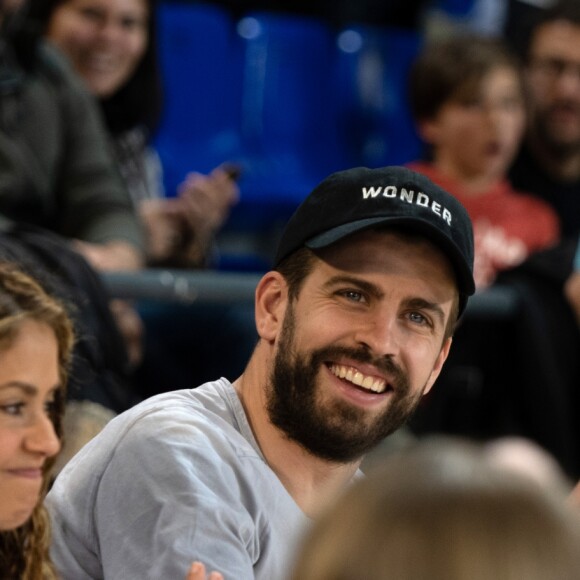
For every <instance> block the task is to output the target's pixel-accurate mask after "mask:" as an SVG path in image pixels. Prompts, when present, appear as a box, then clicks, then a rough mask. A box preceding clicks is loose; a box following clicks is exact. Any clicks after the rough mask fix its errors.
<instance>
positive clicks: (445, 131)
mask: <svg viewBox="0 0 580 580" xmlns="http://www.w3.org/2000/svg"><path fill="white" fill-rule="evenodd" d="M461 88H462V87H459V90H458V91H457V93H456V94H458V95H460V96H459V97H454V98H452V99H450V100H449V101H448V102H446V103H445V104H444V105H443V106H442V107H441V108H440V109H439V111H438V113H437V114H436V115H435V117H434V118H433V119H430V120H427V121H424V122H423V123H421V127H420V128H421V132H422V135H423V138H424V139H425V140H426V141H427V142H428V143H430V144H431V145H432V147H433V161H434V163H435V165H436V166H437V167H438V168H439V169H440V170H442V171H445V172H446V173H447V174H449V175H450V176H452V177H455V178H457V179H470V180H471V179H479V178H482V179H498V178H501V177H503V176H504V175H505V173H506V171H507V168H508V166H509V164H510V163H511V161H512V159H513V157H514V155H515V153H516V151H517V148H518V146H519V143H520V140H521V138H522V134H523V131H524V125H525V109H524V102H523V95H522V90H521V85H520V83H519V80H518V77H517V75H516V73H515V71H514V70H513V69H511V68H509V67H506V66H501V67H497V68H494V69H491V70H490V72H489V73H487V75H485V76H484V77H482V79H481V81H480V82H479V83H477V84H476V85H475V86H474V89H473V90H471V91H469V90H465V91H462V90H461Z"/></svg>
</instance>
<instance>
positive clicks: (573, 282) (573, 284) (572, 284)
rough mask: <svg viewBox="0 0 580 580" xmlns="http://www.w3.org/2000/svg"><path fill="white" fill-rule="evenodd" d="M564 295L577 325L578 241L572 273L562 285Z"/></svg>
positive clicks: (579, 316) (579, 299)
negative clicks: (574, 315)
mask: <svg viewBox="0 0 580 580" xmlns="http://www.w3.org/2000/svg"><path fill="white" fill-rule="evenodd" d="M564 294H565V296H566V298H567V299H568V302H569V303H570V306H571V307H572V309H573V310H574V313H575V314H576V318H577V320H578V324H580V240H579V241H578V247H577V249H576V256H575V258H574V264H573V269H572V273H571V274H570V276H569V277H568V279H567V280H566V282H565V284H564Z"/></svg>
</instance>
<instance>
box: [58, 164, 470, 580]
mask: <svg viewBox="0 0 580 580" xmlns="http://www.w3.org/2000/svg"><path fill="white" fill-rule="evenodd" d="M474 288H475V286H474V280H473V233H472V228H471V223H470V220H469V218H468V216H467V213H466V211H465V209H464V208H463V207H462V206H461V204H459V202H458V201H457V200H456V199H455V198H453V197H452V196H451V195H449V194H448V193H446V192H445V191H444V190H442V189H441V188H439V187H438V186H436V185H434V184H433V183H432V182H431V181H430V180H429V179H428V178H426V177H424V176H422V175H419V174H417V173H415V172H413V171H411V170H409V169H406V168H401V167H388V168H383V169H366V168H356V169H351V170H347V171H342V172H338V173H335V174H333V175H331V176H329V177H328V178H326V179H325V180H324V181H322V182H321V183H320V184H319V185H318V186H317V187H316V188H315V189H314V190H313V191H312V193H311V194H310V195H309V196H308V197H307V198H306V200H305V201H304V202H303V203H302V204H301V206H300V207H299V208H298V209H297V211H296V213H295V214H294V216H293V217H292V218H291V220H290V221H289V223H288V225H287V226H286V228H285V230H284V232H283V235H282V238H281V241H280V244H279V247H278V251H277V255H276V258H275V269H274V270H273V271H270V272H268V273H266V274H265V275H264V276H263V277H262V279H261V280H260V282H259V283H258V286H257V288H256V293H255V314H256V327H257V331H258V335H259V341H258V344H257V346H256V348H255V350H254V352H253V354H252V356H251V358H250V361H249V363H248V365H247V367H246V369H245V371H244V373H243V374H242V376H240V377H239V378H238V379H237V380H236V381H234V383H233V384H232V383H230V382H229V381H228V380H227V379H225V378H221V379H220V380H217V381H214V382H210V383H206V384H204V385H202V386H200V387H198V388H195V389H191V390H184V391H174V392H171V393H165V394H162V395H158V396H156V397H153V398H151V399H149V400H147V401H145V402H143V403H141V404H139V405H138V406H136V407H134V408H133V409H130V410H129V411H127V412H125V413H124V414H122V415H120V416H119V417H117V418H116V419H114V420H113V421H112V422H111V423H110V424H109V425H108V426H107V427H106V428H105V430H104V431H103V432H102V433H101V434H100V435H99V436H97V437H96V438H95V439H94V440H93V441H92V442H90V443H89V444H88V445H87V446H86V447H85V448H84V449H83V450H81V452H80V453H79V454H78V455H77V456H76V457H75V458H73V460H72V461H71V462H70V463H69V464H68V465H67V467H66V468H65V469H64V470H63V471H62V472H61V474H60V475H59V476H58V478H57V481H56V482H55V485H54V487H53V488H52V491H51V493H50V496H49V499H48V506H49V510H50V512H51V516H52V520H53V530H54V554H53V555H54V559H55V562H56V565H57V568H58V569H59V571H60V572H61V574H62V577H63V578H65V579H67V578H70V579H73V578H74V580H81V579H83V578H181V577H183V576H184V575H185V571H186V570H187V568H188V567H189V564H190V563H191V562H192V561H202V562H203V563H204V564H206V565H207V566H208V568H209V569H216V570H219V571H220V572H222V573H223V575H224V577H225V578H227V579H236V580H245V579H248V580H249V579H252V578H261V579H264V580H266V579H267V580H277V579H282V578H284V577H285V576H286V574H287V573H288V571H289V570H290V566H291V563H292V555H293V548H294V546H295V542H296V540H297V538H298V536H299V534H300V533H301V531H302V529H303V527H304V526H305V525H306V524H307V523H308V522H309V520H310V519H311V518H314V517H316V515H317V513H318V512H319V510H320V509H321V508H322V507H323V506H324V504H325V503H326V502H328V501H329V500H330V499H332V498H333V496H334V495H335V494H336V493H338V492H339V491H340V490H342V489H343V488H345V487H346V486H347V485H348V484H349V482H351V481H352V480H353V478H356V477H359V476H360V475H361V474H360V471H359V465H360V462H361V460H362V458H363V456H364V454H365V453H366V452H367V451H369V450H370V449H372V448H373V447H374V446H375V445H377V444H378V443H379V442H380V441H382V440H383V439H384V438H385V437H386V436H387V435H389V434H390V433H392V432H393V431H394V430H396V429H397V428H398V427H399V426H401V425H402V424H403V423H404V421H405V420H406V419H407V418H408V417H409V415H410V414H411V413H412V412H413V410H414V409H415V407H416V406H417V404H418V402H419V400H420V399H421V397H422V396H423V395H424V394H425V393H426V392H427V391H428V390H429V389H431V387H432V386H433V383H434V381H435V379H436V378H437V376H438V375H439V373H440V371H441V367H442V365H443V363H444V361H445V359H446V358H447V355H448V353H449V348H450V345H451V336H452V333H453V330H454V327H455V323H456V320H457V318H458V316H459V315H460V314H461V313H462V311H463V310H464V308H465V305H466V302H467V298H468V296H469V295H471V294H472V293H473V292H474ZM224 356H227V353H224Z"/></svg>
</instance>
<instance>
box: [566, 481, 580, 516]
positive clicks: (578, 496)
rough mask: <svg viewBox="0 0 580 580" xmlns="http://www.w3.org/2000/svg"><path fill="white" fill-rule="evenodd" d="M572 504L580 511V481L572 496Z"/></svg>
mask: <svg viewBox="0 0 580 580" xmlns="http://www.w3.org/2000/svg"><path fill="white" fill-rule="evenodd" d="M569 499H570V503H571V504H572V505H573V506H574V507H575V508H577V509H579V510H580V481H579V482H578V483H577V484H576V486H575V487H574V489H573V490H572V493H571V494H570V498H569Z"/></svg>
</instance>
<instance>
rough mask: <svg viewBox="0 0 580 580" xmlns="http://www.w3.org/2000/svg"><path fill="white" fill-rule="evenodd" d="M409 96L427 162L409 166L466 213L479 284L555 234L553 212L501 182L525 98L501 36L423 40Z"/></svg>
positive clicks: (546, 244)
mask: <svg viewBox="0 0 580 580" xmlns="http://www.w3.org/2000/svg"><path fill="white" fill-rule="evenodd" d="M410 101H411V107H412V110H413V115H414V117H415V120H416V123H417V126H418V129H419V132H420V134H421V136H422V138H423V139H424V141H425V142H426V144H427V145H428V148H429V160H428V161H416V162H413V163H410V167H411V168H412V169H414V170H416V171H419V172H421V173H424V174H425V175H427V176H428V177H430V178H431V179H432V180H433V181H435V182H436V183H438V184H439V185H441V186H442V187H444V188H445V189H447V190H448V191H449V192H450V193H452V194H453V195H454V196H455V197H456V198H458V199H459V201H461V203H462V204H463V205H464V206H465V207H466V209H467V211H468V213H469V214H470V217H471V219H472V221H473V225H474V234H475V280H476V284H477V286H478V288H484V287H486V286H488V285H489V284H491V283H492V282H493V281H494V279H495V277H496V275H497V273H498V272H499V271H502V270H506V269H509V268H510V267H513V266H515V265H517V264H519V263H521V262H523V261H524V260H525V258H526V257H527V256H528V255H529V254H530V253H532V252H534V251H536V250H540V249H543V248H546V247H549V246H551V245H552V244H554V243H555V242H556V241H557V240H558V238H559V223H558V218H557V216H556V214H555V212H554V211H553V210H552V209H551V208H550V207H549V206H548V205H547V204H546V203H544V202H543V201H541V200H538V199H537V198H535V197H532V196H530V195H527V194H524V193H522V192H519V191H515V190H514V189H513V188H512V187H511V186H510V184H509V182H508V181H507V180H506V172H507V169H508V167H509V165H510V163H511V161H512V159H513V157H514V155H515V153H516V151H517V148H518V146H519V144H520V141H521V138H522V134H523V131H524V127H525V103H524V93H523V87H522V81H521V77H520V70H519V67H518V63H517V61H516V60H515V59H514V57H513V56H512V55H511V54H510V53H509V51H508V50H507V48H506V47H505V46H504V45H503V44H502V43H501V42H500V41H499V40H497V39H491V38H482V37H477V36H471V35H470V36H459V35H457V36H452V37H450V38H446V39H444V40H440V41H434V42H433V43H432V44H429V45H428V46H426V48H425V49H424V51H423V52H422V54H420V55H419V57H418V58H417V60H416V61H415V63H414V65H413V67H412V70H411V73H410Z"/></svg>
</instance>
